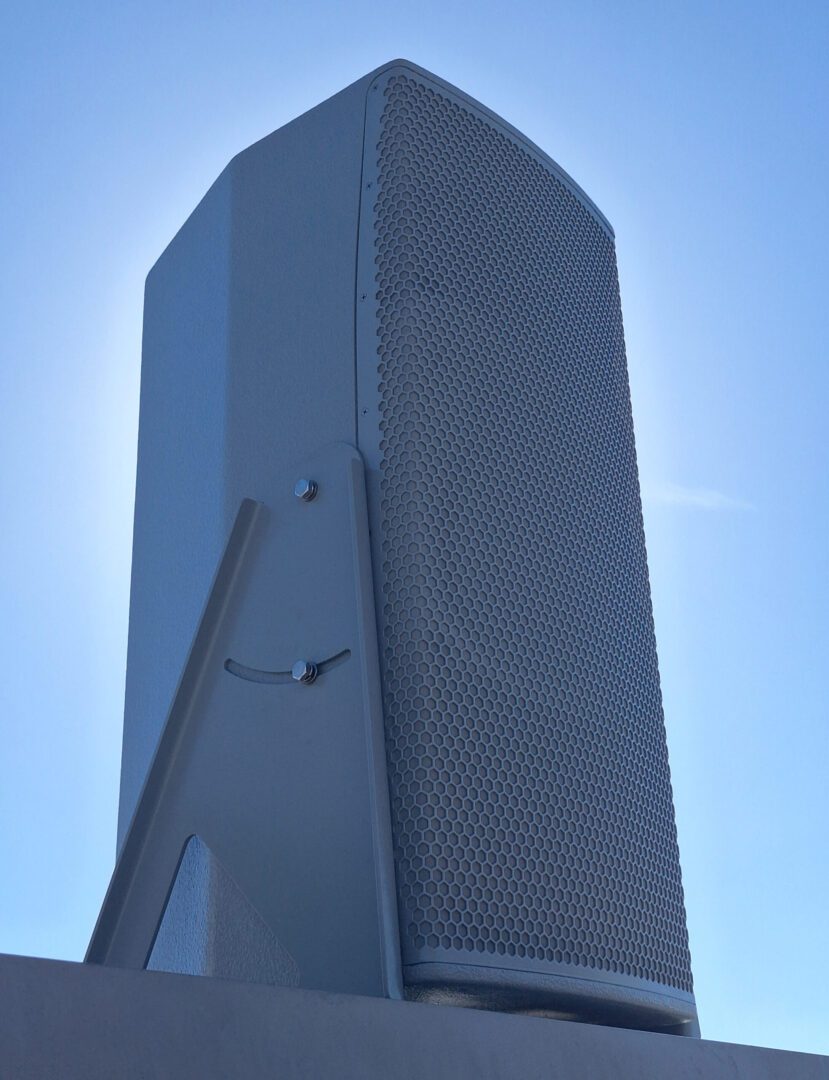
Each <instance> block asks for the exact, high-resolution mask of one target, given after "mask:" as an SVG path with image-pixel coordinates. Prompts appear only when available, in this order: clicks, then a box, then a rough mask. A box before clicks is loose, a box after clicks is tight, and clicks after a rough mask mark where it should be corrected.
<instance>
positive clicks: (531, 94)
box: [0, 0, 829, 1052]
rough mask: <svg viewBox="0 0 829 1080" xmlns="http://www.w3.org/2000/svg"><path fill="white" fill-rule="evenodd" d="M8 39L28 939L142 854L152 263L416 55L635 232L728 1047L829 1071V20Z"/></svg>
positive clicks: (136, 18)
mask: <svg viewBox="0 0 829 1080" xmlns="http://www.w3.org/2000/svg"><path fill="white" fill-rule="evenodd" d="M0 41H2V46H3V57H4V61H3V65H2V68H0V124H1V125H2V146H3V159H4V162H3V168H2V171H0V317H1V318H2V322H0V325H2V331H3V332H2V336H0V350H1V351H0V416H1V417H2V423H0V450H1V451H2V454H1V456H0V460H2V468H0V497H2V506H3V528H2V530H0V747H2V750H1V751H0V865H2V867H3V883H2V888H0V951H4V952H19V953H28V954H35V955H45V956H55V957H65V958H73V959H77V958H80V956H81V955H82V953H83V950H84V948H85V945H86V942H87V939H88V936H89V933H90V931H91V928H92V926H93V923H94V919H95V916H96V913H97V910H98V907H99V904H100V901H101V899H102V897H103V895H104V891H105V888H106V884H107V881H108V877H109V873H110V869H111V865H112V861H113V854H114V845H115V821H116V803H117V790H118V769H119V757H120V734H121V711H122V707H123V700H122V699H123V682H124V663H125V654H126V632H127V604H128V589H129V563H130V544H131V530H132V498H133V484H134V470H135V445H136V431H137V415H138V380H139V359H140V341H141V305H142V289H143V279H144V276H145V274H146V272H147V271H148V270H149V268H150V266H151V265H152V263H153V261H154V260H155V259H156V258H157V256H158V255H159V254H160V252H161V250H162V249H163V247H164V246H165V245H166V243H167V242H168V241H169V239H170V238H171V237H172V235H173V233H174V232H175V231H176V229H177V228H178V227H179V225H180V224H181V223H182V222H183V220H184V219H185V217H186V216H187V214H188V213H189V212H190V210H191V209H192V208H193V206H194V205H195V203H196V202H197V201H198V199H199V198H200V196H201V195H202V194H203V192H204V191H205V189H206V188H207V187H208V186H209V184H210V183H211V182H212V180H213V179H214V178H215V176H216V175H217V174H218V173H219V172H220V170H221V169H222V167H223V166H224V164H225V163H226V162H227V160H228V159H229V158H230V157H232V155H233V154H234V153H236V152H237V151H238V150H240V149H242V148H243V147H244V146H246V145H248V144H249V143H251V142H253V141H254V140H256V139H258V138H260V137H261V136H262V135H264V134H266V133H267V132H269V131H271V130H273V129H274V128H276V127H278V126H280V125H281V124H283V123H284V122H286V121H288V120H290V119H291V118H292V117H293V116H295V115H297V114H298V113H299V112H302V111H303V110H305V109H306V108H309V107H311V106H312V105H314V104H315V103H316V102H317V101H319V100H321V99H322V98H324V97H326V96H328V95H329V94H331V93H333V92H335V91H336V90H338V89H339V88H341V87H342V86H344V85H346V84H347V83H349V82H351V81H352V80H354V79H355V78H357V77H359V76H360V75H362V74H364V73H365V72H366V71H368V70H370V69H371V68H373V67H375V66H377V65H378V64H380V63H382V62H384V61H386V60H389V59H391V58H393V57H396V56H406V57H408V58H410V59H412V60H414V61H416V62H417V63H420V64H422V65H423V66H425V67H427V68H430V69H432V70H433V71H435V72H436V73H437V74H439V75H441V76H443V77H444V78H446V79H448V80H449V81H451V82H454V83H456V84H457V85H459V86H461V87H462V88H463V89H464V90H466V91H467V92H468V93H470V94H472V95H473V96H474V97H477V98H478V99H480V100H481V101H483V102H484V103H485V104H486V105H488V106H489V107H490V108H492V109H494V110H495V111H496V112H498V113H500V114H501V115H503V116H504V117H505V118H506V119H508V120H509V121H510V122H511V123H512V124H514V125H515V126H516V127H518V128H519V129H521V130H523V131H524V132H525V133H526V134H527V135H528V136H529V137H530V138H532V139H533V140H534V141H535V142H537V143H538V144H539V145H540V146H541V147H542V148H543V149H544V150H546V151H547V152H548V153H549V154H550V155H551V156H552V157H554V158H555V159H556V160H557V161H558V162H559V163H560V164H561V165H562V166H563V167H564V168H565V169H566V170H567V171H568V172H570V173H571V175H572V176H573V177H574V178H575V179H576V180H577V181H578V183H580V184H581V185H582V186H583V187H584V188H585V190H586V191H587V192H588V193H589V194H590V196H591V197H592V198H593V199H594V200H595V201H596V203H597V204H598V205H599V206H600V207H601V209H602V210H603V211H604V213H605V214H606V215H607V216H608V217H609V218H610V220H611V222H612V223H613V225H614V227H615V229H616V236H617V249H618V259H619V271H620V278H621V288H622V303H623V310H624V315H625V326H626V335H627V346H628V359H629V366H630V377H631V388H632V395H633V406H634V416H635V422H636V431H637V443H638V451H639V466H640V474H641V480H642V488H643V494H644V508H645V524H646V530H647V539H648V550H649V558H650V568H651V581H652V589H653V599H654V611H655V619H656V630H657V640H658V644H659V653H660V662H661V670H662V680H663V692H664V699H665V710H666V717H667V725H668V738H669V745H670V750H671V762H672V771H673V778H674V791H675V798H676V807H677V820H678V829H679V838H680V846H681V851H682V861H683V871H684V880H685V889H686V902H687V907H688V918H689V927H690V934H691V948H692V954H693V960H694V971H695V977H696V988H697V998H698V1003H699V1008H700V1016H701V1022H702V1026H703V1032H704V1034H705V1035H706V1036H707V1037H709V1038H715V1039H725V1040H729V1041H735V1042H749V1043H757V1044H761V1045H771V1046H779V1047H787V1048H792V1049H800V1050H811V1051H822V1052H829V1023H827V1015H829V990H827V985H828V984H827V981H826V978H825V969H826V966H827V964H829V930H827V919H826V915H825V909H826V893H827V890H828V889H829V856H827V831H828V829H829V783H827V762H829V734H828V732H829V705H827V700H828V695H827V686H826V682H827V671H829V648H828V646H829V585H827V581H829V557H827V550H829V548H827V540H826V536H827V533H829V434H828V433H827V417H829V393H828V392H829V367H828V366H827V361H826V341H827V338H829V326H827V321H829V320H827V311H828V310H829V303H827V300H826V295H825V294H826V278H827V274H826V262H827V250H828V249H829V248H828V245H827V241H829V235H827V234H828V233H829V229H827V216H828V215H827V190H829V149H827V145H828V144H827V135H828V134H829V85H827V83H828V82H829V79H827V75H826V70H827V64H826V56H827V55H828V54H829V5H827V4H826V3H824V2H822V0H814V2H811V3H808V2H802V0H800V2H798V0H795V2H792V3H788V4H785V5H782V4H779V3H767V2H763V0H760V2H755V3H741V2H726V3H711V2H700V3H695V4H681V3H675V2H667V3H644V2H642V3H637V2H629V3H616V4H613V3H606V2H599V0H592V2H591V0H582V2H579V3H575V2H572V3H555V2H552V3H551V2H547V3H541V2H538V3H534V2H532V0H516V2H513V3H510V4H494V3H491V2H488V0H484V2H478V3H475V4H474V5H473V4H472V3H471V2H469V0H467V2H465V3H458V2H456V0H441V2H440V3H434V2H432V0H421V2H420V3H419V4H418V5H416V6H415V5H411V4H410V5H401V4H395V5H386V6H385V8H384V6H383V5H378V4H377V3H372V4H368V3H363V2H355V3H352V4H348V5H345V4H343V5H338V4H333V3H308V4H305V5H300V4H291V5H287V4H285V5H283V4H278V3H267V4H266V3H259V2H246V0H239V2H236V3H224V2H213V3H210V2H204V0H202V2H200V3H195V2H179V3H173V4H170V3H160V2H158V0H144V2H142V3H140V4H139V3H129V2H128V3H120V4H104V3H101V2H98V3H83V2H76V3H70V4H66V3H39V2H37V0H33V2H30V3H28V4H25V5H23V4H18V5H6V6H5V7H4V9H3V13H2V14H1V15H0Z"/></svg>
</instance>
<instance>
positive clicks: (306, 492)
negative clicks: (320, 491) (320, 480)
mask: <svg viewBox="0 0 829 1080" xmlns="http://www.w3.org/2000/svg"><path fill="white" fill-rule="evenodd" d="M316 494H317V482H316V480H297V482H296V483H295V484H294V495H296V497H297V498H298V499H302V501H303V502H310V501H311V500H312V499H313V498H315V497H316Z"/></svg>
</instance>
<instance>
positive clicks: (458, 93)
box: [358, 59, 616, 240]
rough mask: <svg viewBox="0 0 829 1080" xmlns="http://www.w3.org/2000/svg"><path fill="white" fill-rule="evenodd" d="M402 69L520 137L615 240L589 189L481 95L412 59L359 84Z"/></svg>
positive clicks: (392, 63)
mask: <svg viewBox="0 0 829 1080" xmlns="http://www.w3.org/2000/svg"><path fill="white" fill-rule="evenodd" d="M398 71H400V72H408V73H409V74H411V75H415V76H417V77H418V78H420V79H423V80H425V81H428V82H431V83H433V84H434V85H435V86H437V87H438V88H439V89H440V90H442V91H443V92H444V93H447V94H451V95H452V96H454V97H456V98H458V99H459V100H460V101H461V102H462V103H463V104H464V105H466V106H467V107H468V108H471V109H474V110H476V111H477V112H480V113H482V114H483V115H484V116H485V117H486V118H487V119H488V120H489V121H490V122H491V123H494V124H497V125H498V126H499V127H501V128H503V129H504V130H505V131H506V132H507V133H508V134H509V135H511V136H512V137H513V138H514V139H516V140H517V141H518V142H519V143H521V144H523V146H524V147H525V148H526V149H527V150H529V151H530V153H532V154H533V155H535V156H536V157H537V158H539V159H540V160H541V161H542V162H543V164H544V165H546V166H547V168H549V169H550V170H551V171H552V172H553V173H555V175H556V176H557V177H558V178H559V179H560V180H561V181H562V183H564V184H565V186H566V187H568V188H569V189H570V190H571V191H572V193H573V194H574V195H575V196H576V198H577V199H579V201H580V202H582V203H583V205H584V206H585V207H586V209H587V210H589V211H590V213H591V214H593V216H594V217H595V218H596V220H597V221H598V223H599V224H600V225H601V227H602V228H603V229H604V230H605V231H606V232H607V234H608V236H610V238H611V239H612V240H615V238H616V234H615V232H614V230H613V226H612V225H611V224H610V222H609V221H608V219H607V218H606V217H605V215H604V214H603V213H602V211H601V210H600V209H599V207H598V206H597V205H596V204H595V203H594V202H593V200H592V199H591V198H590V196H589V195H588V194H587V192H586V191H585V190H584V189H583V188H582V187H581V186H580V185H579V184H578V183H577V182H576V181H575V180H574V179H573V177H572V176H570V174H569V173H568V172H567V171H566V170H565V169H563V168H562V167H561V165H559V163H558V162H557V161H556V160H555V159H554V158H552V157H550V155H549V154H548V153H546V152H545V151H544V150H542V149H541V147H540V146H538V144H537V143H534V142H533V141H532V139H529V138H527V136H526V135H525V134H524V133H523V132H522V131H519V129H518V128H516V127H514V126H513V125H512V124H510V123H509V121H507V120H505V119H504V118H503V117H502V116H499V114H498V113H496V112H494V111H493V110H492V109H490V108H488V107H487V106H486V105H483V104H482V103H481V102H480V101H478V100H477V98H474V97H472V96H471V95H470V94H467V93H466V92H465V91H464V90H461V89H459V87H457V86H455V85H454V84H453V83H450V82H448V81H447V80H446V79H442V78H441V77H440V76H439V75H435V74H434V72H432V71H429V70H428V69H427V68H423V67H420V65H419V64H415V63H414V62H413V61H411V60H405V59H397V60H390V61H389V62H388V63H386V64H381V65H380V67H377V68H375V69H374V70H373V71H370V72H369V73H368V74H367V75H365V76H364V77H363V78H362V79H359V80H358V84H362V83H365V84H366V85H367V86H368V87H369V88H371V86H372V85H373V84H374V83H376V82H377V81H378V80H379V79H386V78H388V77H389V76H390V75H392V74H394V73H395V72H398Z"/></svg>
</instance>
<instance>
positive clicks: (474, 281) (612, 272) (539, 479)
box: [374, 76, 691, 992]
mask: <svg viewBox="0 0 829 1080" xmlns="http://www.w3.org/2000/svg"><path fill="white" fill-rule="evenodd" d="M385 95H386V96H385V101H384V106H383V113H382V120H381V125H380V137H379V143H378V144H377V153H378V161H377V167H378V185H377V194H376V200H375V203H374V214H375V217H374V227H375V234H374V235H375V250H374V258H375V270H376V285H377V292H376V302H377V318H378V335H379V377H380V378H379V392H380V433H381V443H380V468H381V472H380V503H379V505H380V520H381V522H382V538H381V541H380V545H381V590H380V591H381V596H382V610H381V623H382V632H383V659H384V693H385V711H386V722H387V747H388V758H389V771H390V785H391V794H392V812H393V815H394V822H395V829H394V831H395V849H396V850H395V859H396V865H397V876H398V889H399V894H400V896H399V902H400V908H401V932H402V935H403V942H404V951H405V957H406V961H407V962H409V963H411V962H413V961H415V960H417V959H423V958H424V954H425V953H429V952H430V951H435V950H437V951H440V952H452V953H455V954H462V955H460V956H458V955H455V956H453V957H452V961H453V962H463V960H464V957H465V958H466V962H468V963H470V964H482V963H485V964H495V965H496V966H497V965H498V964H502V963H506V965H507V966H510V967H519V968H520V967H526V968H528V969H530V970H539V969H543V967H544V965H549V964H565V965H573V966H576V967H579V968H584V969H591V970H592V971H594V972H611V973H621V974H624V975H626V976H630V977H634V978H640V979H647V980H652V981H654V982H657V983H660V984H664V985H669V986H672V987H676V988H679V989H681V990H685V991H689V992H690V991H691V972H690V961H689V954H688V942H687V933H686V927H685V913H684V907H683V897H682V885H681V880H680V871H679V859H678V852H677V844H676V832H675V826H674V815H673V802H672V794H671V785H670V775H669V770H668V759H667V750H666V744H665V732H664V723H663V717H662V705H661V697H660V690H659V676H658V671H657V659H656V649H655V641H654V631H653V621H652V615H651V605H650V592H649V585H648V577H647V565H646V556H645V546H644V534H643V528H642V518H641V507H640V501H639V486H638V477H637V469H636V457H635V450H634V441H633V427H632V418H631V409H630V398H629V390H628V381H627V369H626V362H625V351H624V341H623V332H622V319H621V309H620V303H619V293H618V284H617V277H616V263H615V254H614V247H613V241H612V239H611V238H610V236H609V235H608V233H607V231H606V230H605V229H604V228H603V226H602V225H601V224H600V223H599V221H598V220H597V218H596V217H595V215H594V214H593V213H591V211H590V210H589V209H587V208H586V206H585V205H584V204H583V203H582V201H581V200H580V199H579V198H578V197H577V196H576V195H575V194H574V193H573V192H572V191H571V189H570V188H569V187H568V186H567V185H566V184H565V183H564V182H563V181H562V180H561V179H560V178H559V177H558V176H557V174H556V173H555V172H554V171H553V170H552V169H551V168H550V167H548V166H545V165H544V164H543V163H542V162H541V161H540V160H539V159H538V158H537V157H536V156H535V155H534V154H532V153H530V152H529V151H528V150H525V149H523V148H522V147H521V146H520V145H519V144H518V143H517V142H516V141H515V140H514V139H512V138H510V137H509V136H508V135H507V134H505V133H504V132H503V131H502V130H501V129H499V128H498V127H497V126H496V125H495V124H494V123H492V122H490V121H489V120H488V119H485V118H484V117H483V116H482V115H480V114H478V113H477V112H476V111H473V110H472V109H471V108H467V107H466V106H465V105H463V104H460V103H458V102H456V100H455V99H454V98H451V97H449V96H448V95H446V94H443V93H441V92H440V91H439V90H436V89H432V88H431V87H430V86H429V84H427V83H425V82H421V81H419V80H418V79H416V78H409V77H406V76H394V77H392V78H391V79H390V80H389V81H388V83H387V85H386V89H385ZM428 958H430V959H435V957H434V955H430V956H429V957H428ZM585 974H587V973H586V972H585Z"/></svg>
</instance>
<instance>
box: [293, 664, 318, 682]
mask: <svg viewBox="0 0 829 1080" xmlns="http://www.w3.org/2000/svg"><path fill="white" fill-rule="evenodd" d="M316 677H317V665H316V664H314V663H312V662H311V661H310V660H297V661H296V663H295V664H294V665H293V667H292V668H291V678H292V679H294V680H295V681H296V682H298V683H304V684H305V685H306V686H309V685H310V684H311V683H312V682H313V681H314V679H316Z"/></svg>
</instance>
